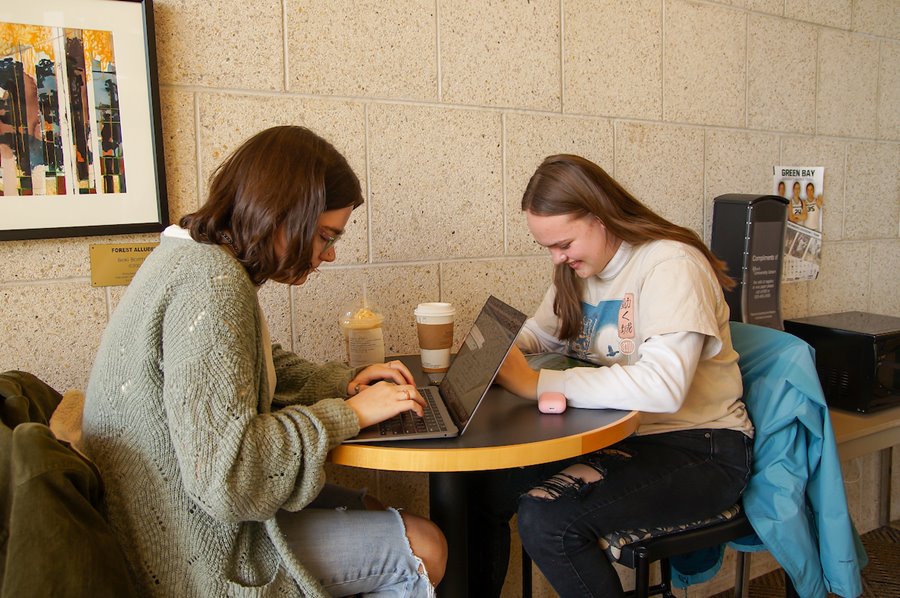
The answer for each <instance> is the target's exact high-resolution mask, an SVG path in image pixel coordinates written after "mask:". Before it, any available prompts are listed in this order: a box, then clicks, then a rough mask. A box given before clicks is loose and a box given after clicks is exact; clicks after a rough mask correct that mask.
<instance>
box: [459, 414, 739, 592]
mask: <svg viewBox="0 0 900 598" xmlns="http://www.w3.org/2000/svg"><path fill="white" fill-rule="evenodd" d="M752 447H753V441H752V439H750V438H748V437H747V436H745V435H744V434H742V433H741V432H737V431H734V430H686V431H679V432H667V433H663V434H653V435H647V436H632V437H630V438H626V439H625V440H623V441H622V442H619V443H618V444H616V445H614V446H612V447H609V448H607V449H603V450H601V451H597V452H595V453H592V454H590V455H585V456H583V457H579V458H577V459H572V460H568V461H560V462H557V463H551V464H546V465H540V466H534V467H527V468H516V469H507V470H501V471H495V472H482V473H477V474H472V477H471V478H470V480H469V481H470V492H469V501H470V503H469V534H468V535H469V539H470V542H469V577H470V580H471V581H470V595H474V596H499V595H500V589H501V588H502V586H503V580H504V578H505V577H506V569H507V564H508V562H509V520H510V519H511V517H512V515H513V513H516V512H517V513H518V530H519V535H520V536H521V538H522V544H523V545H524V546H525V548H526V549H527V550H528V554H529V555H530V556H531V558H532V560H533V561H534V562H535V564H536V565H537V566H538V567H539V568H540V569H541V572H542V573H543V574H544V576H545V577H546V578H547V580H548V581H549V582H550V584H551V585H552V586H553V589H554V590H556V592H557V593H559V595H560V596H561V597H562V598H568V597H579V598H580V597H583V596H621V595H622V593H623V592H622V586H621V584H620V583H619V578H618V575H617V574H616V571H615V569H614V568H613V566H612V564H611V563H610V562H609V560H608V559H607V558H606V555H605V554H604V553H603V550H602V549H601V548H600V545H599V543H598V539H599V538H600V537H601V536H604V535H606V534H608V533H611V532H614V531H619V530H627V529H635V528H651V527H662V526H668V525H678V524H684V523H690V522H692V521H696V520H698V519H703V518H706V517H712V516H714V515H716V514H718V513H720V512H721V511H724V510H725V509H726V508H728V507H730V506H731V505H733V504H734V503H736V502H737V501H738V499H739V498H740V496H741V493H742V492H743V490H744V487H745V486H746V484H747V480H748V478H749V475H750V461H751V456H752ZM575 464H583V465H586V466H588V468H590V469H589V470H584V469H582V471H583V472H584V471H588V473H590V476H589V477H590V478H594V479H595V481H584V480H583V479H581V478H579V477H578V476H574V477H570V476H559V475H556V474H558V473H559V472H561V471H562V470H563V469H565V468H566V467H568V466H571V465H575ZM585 477H588V476H587V475H586V476H585ZM532 489H534V492H533V493H532V494H529V491H530V490H532ZM535 494H536V495H537V496H536V495H535Z"/></svg>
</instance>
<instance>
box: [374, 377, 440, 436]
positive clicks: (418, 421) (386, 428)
mask: <svg viewBox="0 0 900 598" xmlns="http://www.w3.org/2000/svg"><path fill="white" fill-rule="evenodd" d="M418 390H419V394H421V395H422V398H424V399H425V415H424V416H423V417H419V416H418V415H416V413H415V412H414V411H404V412H403V413H400V414H399V415H395V416H394V417H392V418H390V419H386V420H384V421H383V422H381V423H380V424H378V431H379V433H380V434H381V435H382V436H397V435H400V434H413V433H416V432H443V431H445V430H446V429H447V427H446V426H445V425H444V422H443V421H441V420H440V418H438V417H437V413H438V408H437V405H436V399H435V398H434V395H433V393H432V391H431V389H430V388H420V389H418Z"/></svg>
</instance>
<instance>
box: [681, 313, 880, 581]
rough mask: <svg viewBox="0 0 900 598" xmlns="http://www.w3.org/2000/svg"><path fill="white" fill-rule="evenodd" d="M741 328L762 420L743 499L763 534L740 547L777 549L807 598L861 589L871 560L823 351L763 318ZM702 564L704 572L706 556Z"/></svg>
mask: <svg viewBox="0 0 900 598" xmlns="http://www.w3.org/2000/svg"><path fill="white" fill-rule="evenodd" d="M731 334H732V342H733V343H734V348H735V350H736V351H737V352H738V354H739V355H740V362H739V363H740V368H741V376H742V378H743V381H744V402H745V403H746V405H747V410H748V412H749V414H750V419H751V420H752V421H753V425H754V427H755V428H756V435H755V438H754V443H753V445H754V446H753V451H754V452H753V471H752V474H751V476H750V481H749V483H748V485H747V489H746V490H745V492H744V498H743V504H744V510H745V511H746V513H747V518H748V519H749V520H750V523H751V525H752V526H753V529H754V530H755V531H756V536H755V537H754V536H751V537H749V538H746V539H742V540H741V541H739V542H735V543H732V545H733V546H734V547H735V548H738V549H739V550H760V549H763V548H764V549H765V550H768V551H769V553H771V554H772V556H773V557H774V558H775V560H776V561H778V563H779V564H780V565H781V567H782V568H783V569H784V570H785V571H786V572H787V574H788V575H789V576H790V578H791V581H792V582H793V584H794V587H795V588H796V589H797V592H798V593H799V595H800V596H802V597H803V598H818V597H822V598H824V596H825V595H826V592H832V593H834V594H838V595H840V596H844V597H845V598H854V597H856V596H859V595H860V594H861V593H862V584H861V581H860V569H861V568H862V567H864V566H865V565H866V563H867V558H866V554H865V552H864V550H863V548H862V543H861V542H860V540H859V534H857V532H856V529H855V528H854V527H853V522H852V521H851V520H850V514H849V512H848V511H847V500H846V496H845V494H844V481H843V476H842V475H841V463H840V459H839V458H838V453H837V445H836V444H835V441H834V432H833V430H832V428H831V418H830V417H829V415H828V408H827V406H826V404H825V398H824V396H823V394H822V387H821V385H820V384H819V378H818V375H817V374H816V367H815V356H814V355H815V354H814V351H813V349H812V347H810V346H809V345H808V344H807V343H805V342H804V341H802V340H800V339H798V338H797V337H795V336H792V335H790V334H788V333H786V332H781V331H778V330H774V329H771V328H764V327H762V326H753V325H749V324H742V323H739V322H732V323H731ZM708 564H709V565H713V568H717V567H716V566H715V564H714V563H709V562H708ZM676 568H681V567H680V565H678V566H676ZM692 568H693V569H694V571H702V569H698V568H696V563H694V566H693V567H692ZM707 569H709V567H707ZM673 573H676V572H673ZM713 573H714V571H713ZM710 576H711V575H710V574H709V571H706V572H705V573H698V574H697V575H695V576H693V577H692V576H688V575H678V574H676V576H675V579H676V580H678V581H680V582H681V583H685V582H687V583H696V582H698V581H702V580H704V579H708V578H709V577H710ZM679 585H681V584H679Z"/></svg>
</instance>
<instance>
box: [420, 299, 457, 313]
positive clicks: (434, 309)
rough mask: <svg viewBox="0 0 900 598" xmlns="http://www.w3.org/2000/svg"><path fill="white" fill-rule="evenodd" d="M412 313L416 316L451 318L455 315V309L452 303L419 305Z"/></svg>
mask: <svg viewBox="0 0 900 598" xmlns="http://www.w3.org/2000/svg"><path fill="white" fill-rule="evenodd" d="M413 313H414V314H415V315H417V316H452V315H454V314H456V308H454V307H453V304H452V303H441V302H435V303H420V304H419V305H418V306H417V307H416V310H415V312H413Z"/></svg>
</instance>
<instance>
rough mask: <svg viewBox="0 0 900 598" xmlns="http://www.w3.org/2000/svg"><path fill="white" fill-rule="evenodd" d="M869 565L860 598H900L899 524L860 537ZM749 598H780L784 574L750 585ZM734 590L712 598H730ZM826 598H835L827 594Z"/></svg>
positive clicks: (758, 578) (764, 576)
mask: <svg viewBox="0 0 900 598" xmlns="http://www.w3.org/2000/svg"><path fill="white" fill-rule="evenodd" d="M862 541H863V546H865V548H866V554H867V555H868V557H869V564H868V565H867V566H866V567H865V568H864V569H863V572H862V577H863V594H862V596H863V598H898V597H900V520H898V521H894V522H892V523H891V524H890V525H889V526H885V527H882V528H879V529H876V530H872V531H871V532H868V533H865V534H863V535H862ZM749 594H750V595H749V597H748V598H783V596H784V573H783V572H782V570H781V569H779V570H777V571H772V572H771V573H769V574H767V575H763V576H761V577H757V578H756V579H754V580H752V581H751V582H750V593H749ZM733 596H734V591H733V590H728V591H727V592H722V593H720V594H716V595H715V596H713V597H712V598H732V597H733ZM828 596H829V598H832V597H833V596H835V595H834V594H829V595H828Z"/></svg>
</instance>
